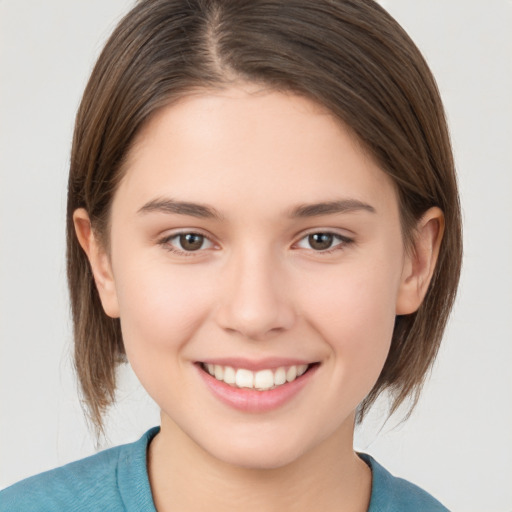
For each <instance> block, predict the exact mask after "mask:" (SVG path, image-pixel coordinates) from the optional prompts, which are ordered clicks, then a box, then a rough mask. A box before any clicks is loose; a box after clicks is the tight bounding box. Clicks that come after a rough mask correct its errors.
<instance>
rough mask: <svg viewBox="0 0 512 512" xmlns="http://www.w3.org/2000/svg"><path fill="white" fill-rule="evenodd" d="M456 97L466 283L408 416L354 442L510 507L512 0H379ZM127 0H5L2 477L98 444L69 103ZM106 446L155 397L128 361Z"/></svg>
mask: <svg viewBox="0 0 512 512" xmlns="http://www.w3.org/2000/svg"><path fill="white" fill-rule="evenodd" d="M382 4H383V5H384V7H386V8H387V9H388V10H389V11H390V12H391V14H392V15H394V16H395V17H396V18H397V20H398V21H399V22H400V23H401V24H402V25H403V26H404V28H405V29H406V30H407V31H408V32H409V33H410V35H411V36H412V38H413V39H414V40H415V41H416V43H417V44H418V46H419V47H420V49H421V50H422V51H423V52H424V54H425V56H426V58H427V60H428V61H429V63H430V65H431V67H432V69H433V71H434V74H435V75H436V77H437V79H438V82H439V86H440V90H441V93H442V96H443V99H444V101H445V105H446V108H447V112H448V118H449V123H450V127H451V131H452V137H453V143H454V150H455V156H456V161H457V166H458V170H459V177H460V190H461V197H462V203H463V209H464V223H465V259H464V271H463V276H462V283H461V289H460V294H459V297H458V300H457V304H456V308H455V312H454V315H453V317H452V320H451V323H450V325H449V328H448V332H447V334H446V338H445V342H444V346H443V347H442V350H441V353H440V355H439V360H438V362H437V365H436V367H435V369H434V372H433V374H432V377H431V379H430V381H429V383H428V385H427V387H426V389H425V392H424V395H423V397H422V401H421V402H420V405H419V407H418V409H417V410H416V412H415V414H414V415H413V416H412V417H411V418H410V420H409V421H408V422H406V423H399V421H398V420H396V419H395V420H391V421H389V422H388V423H387V424H386V425H384V426H383V427H382V424H381V420H380V414H381V413H382V411H383V408H384V406H383V405H382V404H381V405H380V406H379V407H377V408H376V410H375V411H374V414H373V415H372V417H370V418H369V421H368V422H367V424H366V425H365V426H364V428H363V429H362V430H361V431H360V432H358V435H357V442H356V446H357V448H358V449H362V450H366V451H368V452H370V453H372V454H373V455H374V456H375V457H376V458H377V459H378V460H379V461H380V462H381V463H382V464H384V465H385V466H386V467H387V468H389V469H390V470H391V471H392V472H394V473H396V474H398V475H400V476H403V477H405V478H408V479H410V480H412V481H414V482H416V483H418V484H419V485H421V486H423V487H425V488H426V489H428V490H429V491H430V492H432V493H433V494H434V495H435V496H437V497H438V498H439V499H440V500H441V501H443V502H444V503H445V504H446V505H447V506H448V507H449V508H452V509H453V510H459V511H464V512H472V511H475V512H476V511H484V510H485V511H486V512H498V511H511V510H512V484H511V482H512V434H511V432H512V371H511V365H512V272H511V262H512V229H511V225H512V199H511V198H512V165H511V164H512V153H511V145H512V100H511V98H512V92H511V91H512V51H511V47H512V35H511V34H512V2H511V1H508V0H487V1H483V0H481V1H477V0H415V1H411V0H387V1H382ZM130 5H131V2H129V1H126V0H108V1H105V0H87V1H86V0H81V1H77V0H74V1H69V0H47V1H45V2H40V1H38V0H25V1H23V2H20V1H15V0H10V1H9V0H3V1H2V0H0V172H1V174H0V342H1V345H0V351H1V353H0V429H1V430H0V460H1V463H0V487H4V486H6V485H8V484H11V483H13V482H14V481H16V480H19V479H20V478H22V477H26V476H29V475H31V474H34V473H37V472H40V471H42V470H45V469H48V468H51V467H54V466H56V465H60V464H63V463H66V462H68V461H71V460H74V459H77V458H80V457H83V456H85V455H88V454H91V453H93V451H94V442H93V438H92V436H91V435H90V434H89V433H88V430H87V425H86V423H85V421H84V419H83V416H82V411H81V407H80V403H79V400H78V399H77V393H76V391H77V386H76V382H75V380H74V377H73V373H72V365H71V362H70V353H71V349H70V346H71V343H70V342H71V336H70V321H69V318H68V316H69V315H68V302H67V296H66V284H65V262H64V211H65V195H66V174H67V166H68V158H69V149H70V139H71V133H72V125H73V118H74V114H75V111H76V108H77V106H78V102H79V99H80V95H81V93H82V90H83V88H84V86H85V83H86V80H87V77H88V74H89V72H90V70H91V67H92V65H93V62H94V60H95V57H96V56H97V54H98V52H99V51H100V49H101V46H102V43H103V41H104V40H105V38H106V37H107V36H108V34H109V33H110V31H111V30H112V28H113V27H114V25H115V23H116V22H117V20H118V19H119V18H120V17H121V15H122V14H123V13H124V12H126V10H128V8H129V7H130ZM120 378H121V391H120V394H119V402H118V404H117V405H116V406H115V408H114V409H113V411H112V414H111V415H110V416H109V419H108V429H107V433H108V439H107V440H106V441H105V442H104V443H103V445H102V447H106V446H110V445H111V444H119V443H122V442H127V441H132V440H134V439H136V438H137V437H138V436H139V435H140V434H141V433H142V432H143V431H144V430H145V429H147V428H148V427H150V426H152V425H155V424H157V422H158V411H157V410H156V407H155V406H154V405H153V404H152V403H151V401H150V400H149V399H148V398H147V397H146V396H145V393H144V392H143V391H142V390H141V389H140V387H139V386H138V385H137V383H136V381H135V379H134V378H133V375H131V373H130V370H129V369H128V368H125V369H123V370H122V371H121V374H120Z"/></svg>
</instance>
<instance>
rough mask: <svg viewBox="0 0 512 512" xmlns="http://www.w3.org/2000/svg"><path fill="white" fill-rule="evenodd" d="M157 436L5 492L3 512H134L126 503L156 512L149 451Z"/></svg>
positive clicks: (1, 500) (150, 433)
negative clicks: (142, 505) (147, 458)
mask: <svg viewBox="0 0 512 512" xmlns="http://www.w3.org/2000/svg"><path fill="white" fill-rule="evenodd" d="M157 432H158V429H157V428H156V429H151V430H149V431H148V432H146V434H144V435H143V436H142V437H141V438H140V439H139V440H138V441H137V442H135V443H131V444H126V445H122V446H117V447H115V448H111V449H109V450H105V451H102V452H100V453H97V454H96V455H92V456H91V457H87V458H85V459H82V460H79V461H76V462H72V463H70V464H67V465H65V466H62V467H60V468H57V469H53V470H51V471H46V472H45V473H41V474H39V475H36V476H33V477H30V478H27V479H26V480H22V481H21V482H18V483H17V484H14V485H12V486H11V487H8V488H7V489H4V490H3V491H1V492H0V512H4V511H8V510H9V511H11V510H16V511H20V512H23V511H25V510H27V511H28V510H30V511H39V510H40V511H43V510H52V511H53V510H55V511H60V510H66V511H74V510H112V511H117V510H125V509H126V510H129V509H131V508H132V506H128V507H127V506H125V502H126V501H128V502H130V503H131V504H132V505H134V504H135V503H137V504H138V505H140V504H141V503H144V507H145V508H143V510H152V508H151V507H153V510H154V506H153V502H152V498H151V491H150V487H149V481H148V477H147V469H146V450H147V446H148V444H149V442H150V441H151V439H152V438H153V437H154V435H155V434H156V433H157ZM148 504H149V505H148ZM139 510H141V509H140V508H139Z"/></svg>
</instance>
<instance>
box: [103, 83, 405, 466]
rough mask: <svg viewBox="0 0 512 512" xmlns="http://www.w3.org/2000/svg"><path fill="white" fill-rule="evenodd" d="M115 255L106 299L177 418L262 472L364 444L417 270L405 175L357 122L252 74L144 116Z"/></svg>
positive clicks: (166, 415) (107, 272) (108, 267)
mask: <svg viewBox="0 0 512 512" xmlns="http://www.w3.org/2000/svg"><path fill="white" fill-rule="evenodd" d="M103 261H104V262H105V261H106V263H105V266H104V268H103V270H102V272H103V277H100V278H98V276H96V278H97V283H98V287H99V289H100V294H101V296H102V301H103V304H104V308H105V310H106V312H107V313H108V314H109V315H111V316H119V317H120V319H121V326H122V333H123V338H124V342H125V347H126V352H127V356H128V359H129V361H130V363H131V365H132V366H133V369H134V371H135V373H136V374H137V376H138V378H139V379H140V381H141V383H142V384H143V386H144V387H145V388H146V390H147V391H148V392H149V394H150V395H151V396H152V397H153V398H154V400H155V401H156V402H157V404H158V405H159V406H160V408H161V410H162V421H163V424H166V423H167V424H168V425H173V427H174V428H175V429H178V430H179V431H180V432H182V433H183V435H184V436H186V438H187V439H189V440H191V441H192V442H193V443H194V444H195V445H196V446H199V447H200V448H201V449H202V450H204V451H205V452H207V453H208V454H210V455H212V456H214V457H216V458H218V459H220V460H223V461H225V462H228V463H231V464H235V465H240V466H245V467H260V468H263V467H267V468H268V467H278V466H282V465H284V464H287V463H290V462H293V461H294V460H296V459H298V458H299V457H301V456H302V455H304V454H306V453H308V452H311V451H312V450H315V449H316V448H318V447H319V446H321V445H322V443H325V442H327V441H328V440H329V439H333V438H336V437H338V438H340V439H342V438H343V439H344V440H345V441H346V443H351V441H352V438H351V435H352V429H353V420H354V410H355V409H356V407H357V405H358V404H359V402H360V401H361V400H362V399H363V398H364V397H365V396H366V394H367V393H368V392H369V391H370V390H371V388H372V387H373V385H374V383H375V381H376V379H377V377H378V376H379V373H380V371H381V369H382V367H383V365H384V362H385V359H386V356H387V353H388V350H389V346H390V341H391V336H392V331H393V325H394V320H395V315H396V313H397V312H400V307H401V306H400V304H401V303H402V302H403V301H404V295H405V294H406V287H407V281H408V278H407V273H408V272H409V270H410V268H411V264H410V262H409V259H408V256H407V254H406V253H405V251H404V247H403V240H402V235H401V229H400V219H399V210H398V204H397V197H396V193H395V190H394V187H393V184H392V182H391V181H390V179H389V178H388V176H387V175H386V174H385V173H384V172H383V171H382V170H380V169H379V167H378V166H377V165H376V164H375V163H374V162H373V161H372V160H371V159H370V158H369V157H368V156H367V155H366V154H365V153H364V151H363V150H362V149H361V148H360V146H359V145H358V144H357V142H356V141H355V140H354V138H353V136H352V135H351V134H350V133H349V132H348V131H347V129H345V128H344V127H343V126H342V125H341V124H340V123H339V121H336V120H335V119H334V118H333V117H332V116H331V115H329V113H328V112H326V111H325V110H324V109H322V108H321V107H320V106H318V105H316V104H315V103H313V102H311V101H310V100H307V99H304V98H302V97H299V96H295V95H292V94H283V93H278V92H273V91H268V90H266V91H265V90H257V89H256V88H255V87H249V86H245V87H244V86H239V87H236V88H232V89H228V90H224V91H213V92H203V93H197V94H194V95H190V96H188V97H186V98H185V99H183V100H181V101H180V102H179V103H177V104H174V105H172V106H170V107H167V108H165V109H163V110H161V111H160V112H158V114H157V115H156V116H155V117H154V118H153V119H152V120H151V121H150V122H149V123H148V124H147V125H146V126H145V127H144V129H143V130H142V132H141V133H140V134H139V136H138V139H137V141H136V144H135V145H134V147H133V150H132V151H131V153H130V155H129V159H128V162H127V166H126V174H125V175H124V177H123V179H122V181H121V183H120V185H119V188H118V190H117V191H116V194H115V196H114V201H113V205H112V211H111V247H110V254H109V257H108V260H107V258H105V259H104V260H103ZM97 274H98V273H97ZM102 279H103V281H102Z"/></svg>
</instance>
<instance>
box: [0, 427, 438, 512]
mask: <svg viewBox="0 0 512 512" xmlns="http://www.w3.org/2000/svg"><path fill="white" fill-rule="evenodd" d="M158 431H159V427H155V428H152V429H151V430H149V431H148V432H146V433H145V434H144V435H143V436H142V437H141V438H140V439H139V440H138V441H137V442H135V443H131V444H125V445H122V446H117V447H115V448H111V449H109V450H105V451H102V452H100V453H98V454H96V455H93V456H91V457H87V458H86V459H82V460H79V461H77V462H72V463H71V464H67V465H66V466H62V467H60V468H57V469H53V470H51V471H47V472H45V473H41V474H40V475H36V476H33V477H31V478H27V479H26V480H23V481H21V482H18V483H17V484H14V485H12V486H11V487H8V488H7V489H4V490H3V491H1V492H0V512H7V511H9V512H25V511H27V512H28V511H31V512H49V511H52V512H58V511H66V512H72V511H82V512H83V511H88V510H98V511H104V510H105V511H107V510H108V511H109V512H117V511H119V512H121V511H126V512H142V511H144V512H146V511H147V512H156V509H155V505H154V503H153V497H152V495H151V488H150V486H149V479H148V472H147V467H146V454H147V448H148V446H149V443H150V441H151V439H153V437H154V436H155V435H156V434H157V433H158ZM359 456H360V457H361V458H362V459H363V460H364V461H365V462H366V463H367V464H368V466H370V468H371V470H372V475H373V479H372V496H371V501H370V508H369V509H368V512H405V511H414V512H419V511H421V512H446V511H447V509H446V508H445V507H443V505H441V504H440V503H439V502H438V501H437V500H435V499H434V498H433V497H432V496H430V494H428V493H426V492H425V491H423V490H422V489H420V488H419V487H417V486H416V485H414V484H411V483H410V482H407V481H406V480H403V479H401V478H396V477H394V476H393V475H391V473H389V472H388V471H386V470H385V469H384V468H383V467H382V466H381V465H380V464H378V463H377V462H376V461H375V460H374V459H373V458H372V457H370V456H369V455H365V454H360V455H359Z"/></svg>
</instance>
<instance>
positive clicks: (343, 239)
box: [292, 228, 354, 255]
mask: <svg viewBox="0 0 512 512" xmlns="http://www.w3.org/2000/svg"><path fill="white" fill-rule="evenodd" d="M317 233H318V234H320V233H321V234H324V235H332V236H333V237H334V238H336V239H338V240H339V243H337V244H335V245H333V246H332V247H329V248H328V249H324V250H315V249H313V248H305V247H299V248H300V249H305V250H307V251H310V252H312V253H314V254H320V255H321V254H329V253H331V252H333V251H336V250H341V249H343V248H345V247H346V246H347V245H350V244H352V243H353V242H354V238H352V237H350V236H347V235H344V234H341V233H339V232H338V231H336V230H333V229H332V228H326V229H322V228H315V229H311V230H309V231H307V232H305V233H301V235H300V237H299V238H298V239H297V241H296V242H294V244H293V246H292V247H297V246H298V244H299V243H300V242H302V241H303V240H305V239H307V238H308V237H309V236H310V235H314V234H317Z"/></svg>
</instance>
